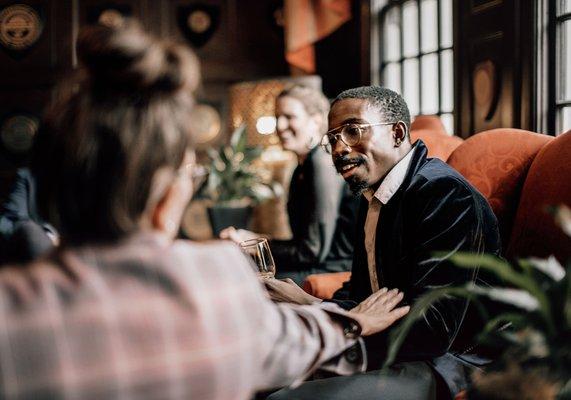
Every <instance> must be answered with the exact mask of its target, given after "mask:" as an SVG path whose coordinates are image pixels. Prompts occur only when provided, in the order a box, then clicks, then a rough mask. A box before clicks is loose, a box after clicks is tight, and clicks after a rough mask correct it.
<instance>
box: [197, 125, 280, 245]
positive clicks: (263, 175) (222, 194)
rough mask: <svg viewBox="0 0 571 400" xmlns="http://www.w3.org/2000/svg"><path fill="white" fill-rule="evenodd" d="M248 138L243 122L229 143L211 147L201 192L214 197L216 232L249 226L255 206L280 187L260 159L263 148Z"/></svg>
mask: <svg viewBox="0 0 571 400" xmlns="http://www.w3.org/2000/svg"><path fill="white" fill-rule="evenodd" d="M246 141H247V135H246V128H245V126H240V127H238V128H237V129H236V130H235V131H234V132H233V133H232V135H231V138H230V143H228V144H227V145H223V146H221V147H220V148H218V149H213V148H210V149H208V155H209V157H210V168H209V170H210V173H209V176H208V179H207V181H206V183H205V184H204V186H203V187H202V190H201V195H202V196H203V197H206V198H208V199H210V200H211V201H212V205H211V206H210V207H209V208H208V217H209V219H210V223H211V225H212V230H213V233H214V235H216V236H217V235H218V234H219V233H220V231H221V230H222V229H224V228H226V227H228V226H234V227H236V228H247V227H248V223H249V220H250V216H251V214H252V207H253V206H254V205H255V204H257V203H260V202H262V201H264V200H267V199H270V198H273V197H275V196H277V195H278V194H279V193H280V191H281V186H280V185H279V184H278V183H277V182H273V181H272V180H271V176H270V174H269V172H268V171H267V170H266V169H265V168H264V167H263V165H262V164H261V162H260V160H259V157H260V155H261V153H262V149H261V148H260V147H250V146H247V143H246Z"/></svg>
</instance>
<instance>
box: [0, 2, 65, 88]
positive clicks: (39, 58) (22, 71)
mask: <svg viewBox="0 0 571 400" xmlns="http://www.w3.org/2000/svg"><path fill="white" fill-rule="evenodd" d="M14 3H15V2H14V1H2V0H0V10H2V9H4V8H5V7H7V6H9V5H12V4H14ZM16 4H25V5H28V6H30V7H32V8H33V9H34V10H36V11H37V12H38V13H39V15H40V17H41V19H42V22H43V31H42V34H41V36H40V38H39V39H38V41H37V42H36V43H35V44H33V45H32V46H31V47H30V48H29V49H27V50H25V51H23V52H20V53H14V52H8V51H6V50H5V49H3V48H2V49H0V88H4V87H7V86H8V87H18V88H22V87H37V86H38V85H45V84H52V83H53V82H54V79H55V78H56V77H57V76H58V75H59V74H61V73H62V71H64V70H66V69H69V68H70V66H71V51H72V50H71V49H72V46H71V44H72V0H43V1H42V0H28V1H19V2H17V3H16Z"/></svg>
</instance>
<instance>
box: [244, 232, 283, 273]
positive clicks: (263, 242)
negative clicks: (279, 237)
mask: <svg viewBox="0 0 571 400" xmlns="http://www.w3.org/2000/svg"><path fill="white" fill-rule="evenodd" d="M240 247H241V248H242V250H243V251H244V252H245V253H246V254H248V255H249V256H250V257H252V259H253V260H254V263H255V264H256V266H257V267H258V274H259V275H260V276H261V277H262V278H273V277H274V275H275V274H276V265H275V264H274V259H273V257H272V252H271V251H270V245H269V244H268V240H267V239H266V238H255V239H250V240H246V241H244V242H242V243H240Z"/></svg>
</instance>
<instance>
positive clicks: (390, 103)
mask: <svg viewBox="0 0 571 400" xmlns="http://www.w3.org/2000/svg"><path fill="white" fill-rule="evenodd" d="M345 99H364V100H367V101H368V102H369V103H370V105H371V106H373V107H376V108H378V109H379V111H380V112H381V114H382V115H383V117H384V119H385V120H386V122H397V121H402V122H404V123H405V124H406V127H407V131H409V132H410V112H409V110H408V106H407V105H406V102H405V101H404V99H403V98H402V96H401V95H400V94H398V93H397V92H395V91H392V90H390V89H387V88H385V87H381V86H361V87H358V88H353V89H348V90H345V91H343V92H341V93H339V95H338V96H337V97H336V98H335V100H333V103H332V104H331V105H332V106H333V104H335V103H336V102H338V101H341V100H345Z"/></svg>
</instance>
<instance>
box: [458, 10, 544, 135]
mask: <svg viewBox="0 0 571 400" xmlns="http://www.w3.org/2000/svg"><path fill="white" fill-rule="evenodd" d="M534 4H535V2H534V1H532V0H529V1H528V0H525V1H523V0H456V1H455V2H454V7H455V21H454V22H455V24H454V25H455V29H454V31H455V37H454V43H455V44H454V57H455V58H454V62H455V76H456V79H455V93H456V95H455V96H456V99H455V100H456V101H455V102H456V104H455V106H456V107H455V109H456V129H455V131H456V132H457V134H458V135H460V136H463V137H467V136H470V135H472V134H474V133H477V132H480V131H484V130H488V129H493V128H499V127H513V128H521V129H527V130H532V129H533V123H534V121H533V107H532V104H533V103H532V101H533V97H534V93H533V78H532V76H533V54H534V50H533V47H534V45H533V43H534V39H533V32H534V16H533V7H534Z"/></svg>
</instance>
